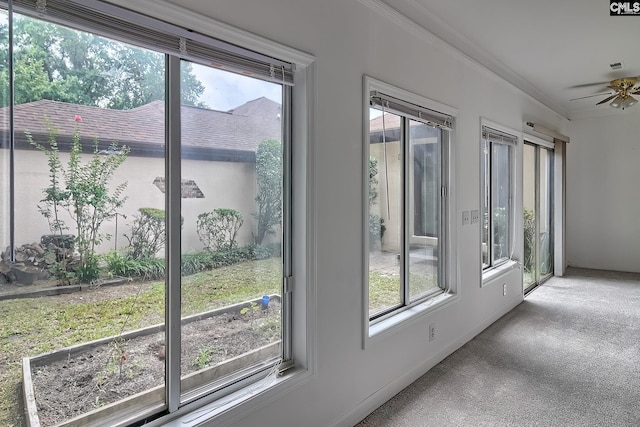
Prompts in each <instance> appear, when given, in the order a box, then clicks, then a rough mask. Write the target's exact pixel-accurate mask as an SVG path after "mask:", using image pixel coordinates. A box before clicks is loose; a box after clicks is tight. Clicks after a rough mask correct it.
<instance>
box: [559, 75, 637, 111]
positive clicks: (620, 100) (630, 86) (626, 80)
mask: <svg viewBox="0 0 640 427" xmlns="http://www.w3.org/2000/svg"><path fill="white" fill-rule="evenodd" d="M637 83H638V78H637V77H623V78H620V79H615V80H611V82H609V85H608V86H607V87H608V88H609V89H612V90H613V92H611V91H609V92H606V93H598V94H595V95H589V96H583V97H580V98H574V99H571V101H575V100H578V99H585V98H592V97H594V96H602V95H610V96H609V97H607V98H605V99H603V100H602V101H600V102H598V103H597V104H596V105H600V104H604V103H607V102H609V101H611V103H610V104H609V105H611V106H612V107H613V108H622V109H623V110H624V109H625V108H628V107H631V106H633V105H635V104H637V103H638V101H637V100H636V99H635V98H634V97H633V96H631V95H638V94H640V86H636V84H637Z"/></svg>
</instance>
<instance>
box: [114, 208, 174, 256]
mask: <svg viewBox="0 0 640 427" xmlns="http://www.w3.org/2000/svg"><path fill="white" fill-rule="evenodd" d="M138 212H140V214H139V215H138V216H136V217H134V219H133V222H132V223H131V236H128V235H126V234H125V235H124V237H126V239H127V240H128V241H129V248H128V251H127V256H128V257H129V258H131V259H142V258H153V257H155V255H156V254H157V253H158V251H160V249H162V248H163V247H164V244H165V241H166V234H165V220H164V219H165V214H164V210H162V209H155V208H140V209H138Z"/></svg>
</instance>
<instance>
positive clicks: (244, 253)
mask: <svg viewBox="0 0 640 427" xmlns="http://www.w3.org/2000/svg"><path fill="white" fill-rule="evenodd" d="M277 256H280V245H279V244H275V243H274V244H270V245H265V246H258V245H250V246H244V247H241V248H234V249H232V250H229V251H218V252H211V251H199V252H191V253H186V254H183V255H182V275H184V276H187V275H190V274H195V273H198V272H200V271H205V270H211V269H214V268H220V267H223V266H227V265H233V264H238V263H241V262H243V261H251V260H260V259H266V258H271V257H277Z"/></svg>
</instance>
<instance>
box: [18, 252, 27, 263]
mask: <svg viewBox="0 0 640 427" xmlns="http://www.w3.org/2000/svg"><path fill="white" fill-rule="evenodd" d="M26 260H27V254H25V253H24V252H23V251H16V262H25V261H26Z"/></svg>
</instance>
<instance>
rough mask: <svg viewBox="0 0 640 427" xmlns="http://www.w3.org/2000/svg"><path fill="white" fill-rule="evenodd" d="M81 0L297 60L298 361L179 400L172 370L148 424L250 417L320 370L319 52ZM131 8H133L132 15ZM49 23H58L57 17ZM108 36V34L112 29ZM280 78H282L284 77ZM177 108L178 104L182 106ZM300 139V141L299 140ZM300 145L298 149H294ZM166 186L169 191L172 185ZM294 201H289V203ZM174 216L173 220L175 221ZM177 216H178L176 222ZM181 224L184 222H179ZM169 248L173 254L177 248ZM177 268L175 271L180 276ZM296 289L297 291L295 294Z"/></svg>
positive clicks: (142, 0) (210, 22)
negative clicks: (315, 202)
mask: <svg viewBox="0 0 640 427" xmlns="http://www.w3.org/2000/svg"><path fill="white" fill-rule="evenodd" d="M74 1H76V0H74ZM77 1H78V3H81V4H83V5H89V6H90V7H97V8H99V9H105V8H106V10H115V9H110V8H113V6H116V7H117V8H120V7H121V8H122V9H121V12H122V13H123V14H124V15H123V16H125V15H126V16H127V19H132V20H134V21H135V20H137V19H140V21H139V22H140V23H141V25H145V22H146V21H145V17H149V18H151V19H158V20H160V21H161V20H166V18H167V17H171V19H172V21H171V22H172V23H174V24H171V25H177V26H181V27H183V28H192V29H198V31H199V32H200V33H201V34H202V35H203V36H204V40H205V42H206V40H207V39H206V37H213V38H216V39H219V40H224V42H223V43H225V42H226V43H229V44H231V45H236V46H239V47H240V48H241V49H248V50H252V51H254V52H260V54H262V55H267V56H269V57H272V58H279V59H280V60H282V61H286V62H288V63H291V64H293V65H294V67H293V70H292V79H293V82H294V85H295V87H294V88H291V87H288V88H285V93H288V94H290V96H289V97H288V98H289V100H290V102H289V105H283V108H289V109H290V110H289V115H288V116H287V117H288V118H289V119H290V117H291V114H290V113H291V109H292V108H293V107H292V105H295V106H296V107H295V109H296V120H295V121H294V122H292V123H289V125H290V126H286V125H285V126H284V128H285V129H284V135H283V138H288V139H289V140H290V141H291V143H290V145H289V150H288V151H287V152H286V153H285V155H284V158H285V159H286V158H287V157H288V158H289V162H290V164H291V168H290V169H291V174H290V175H289V176H286V177H285V181H286V182H285V188H289V190H290V194H289V195H285V196H284V199H285V201H284V203H288V204H289V211H290V220H289V221H287V220H286V219H285V221H284V222H285V227H288V228H289V230H288V231H289V232H290V235H291V236H292V237H290V240H289V244H290V247H291V249H290V251H287V252H285V254H283V256H285V257H287V256H288V257H291V254H292V253H293V254H296V257H295V262H290V269H291V271H288V272H284V273H283V274H284V276H285V278H284V284H283V287H284V294H283V301H285V300H286V299H287V298H288V299H289V301H290V304H291V306H295V310H289V312H288V313H287V314H285V313H284V311H285V310H283V322H286V323H289V324H296V325H299V326H300V327H296V328H294V329H292V330H291V331H290V334H291V336H290V337H289V338H290V342H291V343H292V345H291V347H290V348H289V349H285V350H283V351H284V353H285V355H287V352H288V357H286V358H287V359H289V360H292V361H293V363H291V364H290V365H288V366H286V370H283V371H281V372H280V375H278V376H277V377H276V378H275V380H274V381H270V382H268V383H264V384H263V383H261V382H259V381H256V379H257V378H247V379H245V380H242V381H239V382H237V383H234V384H233V387H227V389H231V390H230V391H227V390H226V389H224V390H223V389H220V390H214V391H212V392H210V393H209V394H204V395H202V397H198V398H197V399H194V400H192V401H191V400H187V401H184V402H183V401H181V400H180V399H182V396H181V393H180V381H179V379H180V378H179V376H180V370H179V368H180V366H179V365H178V366H177V367H178V371H177V376H176V373H175V372H173V373H171V372H167V373H166V377H167V380H166V385H165V387H166V390H167V396H168V397H169V398H171V399H172V401H167V402H166V405H167V408H166V410H164V411H162V410H160V411H158V409H157V408H147V409H148V415H147V416H151V417H152V418H153V417H157V418H156V419H155V420H154V421H150V422H148V423H146V424H145V425H149V426H160V425H179V426H181V427H183V426H189V425H200V424H201V423H203V422H211V421H213V420H215V422H216V423H217V422H220V423H227V422H230V421H231V420H234V419H237V418H238V417H239V416H241V415H246V414H247V413H248V412H252V411H253V410H256V409H257V408H258V407H260V406H261V405H263V404H264V403H265V402H266V401H267V400H271V399H274V398H276V397H277V396H279V395H283V394H286V393H288V392H289V391H290V390H292V389H293V388H295V387H298V386H299V385H300V384H302V383H304V382H307V381H309V380H310V379H311V378H312V376H313V374H314V372H315V370H316V364H315V348H314V346H313V343H314V341H315V340H314V331H315V324H314V323H313V319H315V304H314V301H312V296H313V295H314V294H315V291H314V288H315V281H314V277H315V274H314V273H313V271H314V268H315V261H314V260H315V252H314V248H315V241H314V240H315V239H314V235H313V234H312V233H310V231H309V230H311V229H312V225H313V224H314V223H315V219H314V212H313V211H312V210H311V209H309V200H312V199H313V194H312V189H313V188H314V184H313V182H312V179H313V177H314V176H315V174H314V172H313V168H314V165H315V162H314V159H313V156H314V153H313V150H312V147H313V144H311V143H310V140H311V135H312V132H311V129H312V124H313V121H314V111H313V99H314V96H313V92H312V91H313V90H314V88H315V83H314V81H315V57H313V56H311V55H308V54H306V53H303V52H301V51H298V50H295V49H292V48H290V47H287V46H284V45H281V44H278V43H276V42H273V41H270V40H267V39H263V38H261V37H259V36H256V35H254V34H252V33H249V32H247V31H244V30H240V29H237V28H235V27H232V26H230V25H228V24H225V23H223V22H220V21H217V20H214V19H212V18H207V17H204V16H202V15H200V14H196V13H194V12H191V11H188V10H186V9H183V8H181V7H179V6H177V5H174V4H171V3H168V2H157V1H154V0H138V1H136V2H134V3H132V2H130V1H129V0H107V2H101V1H94V0H77ZM110 4H113V5H110ZM125 9H127V10H129V11H131V12H133V13H131V12H127V11H125ZM136 14H140V15H139V18H137V17H136ZM42 19H47V17H46V15H45V16H43V18H42ZM50 21H52V22H57V20H50ZM76 24H77V25H73V26H75V27H76V28H79V29H82V30H83V31H91V28H90V27H83V26H82V23H81V22H79V23H76ZM104 35H105V36H106V37H109V34H104ZM116 39H117V37H116ZM260 54H258V55H260ZM167 67H168V68H169V69H171V68H173V73H174V75H173V77H172V76H171V71H170V72H169V74H168V79H177V77H176V76H177V74H176V71H177V70H179V58H178V56H177V55H173V56H168V57H167ZM274 80H276V81H277V75H276V78H275V79H274ZM287 96H288V95H287ZM167 97H168V98H169V102H171V97H173V98H174V99H177V100H178V104H176V105H178V110H179V92H175V91H174V93H168V94H167ZM174 102H175V101H174ZM172 106H173V107H175V105H172ZM283 115H284V114H283ZM169 121H170V122H171V121H172V120H169ZM171 132H172V130H171V129H168V133H171ZM293 141H295V143H294V142H293ZM294 145H295V149H293V148H292V147H293V146H294ZM179 149H180V148H179V146H177V147H174V148H173V149H171V148H170V149H169V152H168V156H167V159H166V162H167V172H169V175H174V177H173V179H171V178H169V176H167V180H168V181H169V183H171V182H173V183H174V184H175V183H178V184H177V185H173V187H175V188H173V187H172V188H171V191H173V192H174V193H176V191H177V193H176V194H178V197H177V198H176V197H175V196H174V197H172V198H170V197H169V196H168V197H167V218H168V219H167V221H168V225H167V230H168V234H169V233H171V231H170V230H171V229H173V230H174V231H176V230H177V232H174V233H173V236H168V238H167V246H168V247H169V246H173V247H174V248H175V249H174V252H168V253H169V254H171V255H172V256H173V257H174V258H175V256H176V254H177V255H178V258H177V262H176V259H173V260H171V259H169V260H168V261H167V262H168V268H167V278H166V280H167V281H169V280H171V277H170V275H171V274H173V275H174V276H175V275H176V274H177V275H178V276H179V274H180V273H179V270H180V268H179V266H180V261H179V255H180V253H179V246H180V235H179V234H180V233H179V229H180V219H179V218H180V209H179V197H180V191H179V190H178V189H179V186H180V174H179V171H180V167H179V161H180V156H179ZM171 157H174V159H173V160H171ZM288 184H290V185H288ZM167 191H169V189H168V190H167ZM172 199H173V200H172ZM287 199H289V200H288V201H287ZM171 217H174V220H173V221H172V220H171ZM175 218H178V219H177V220H176V219H175ZM287 222H288V223H287ZM176 224H178V225H177V227H176ZM171 240H173V242H171ZM176 249H177V251H176ZM168 250H169V251H171V249H168ZM298 254H299V255H298ZM289 261H291V260H289ZM171 270H173V273H172V272H171ZM294 278H295V280H294ZM294 289H295V292H293V290H294ZM174 299H175V298H174ZM170 300H171V298H168V299H167V301H170ZM176 304H177V305H176ZM179 305H180V298H177V300H176V301H175V304H173V305H172V309H173V310H175V309H176V307H179ZM168 306H169V302H168V303H167V307H165V311H168V310H169V308H168ZM168 316H169V315H168ZM178 316H179V312H178ZM174 317H175V316H174ZM178 319H179V317H178ZM285 330H286V327H285V328H284V329H283V333H286V332H284V331H285ZM174 338H175V337H174ZM176 379H177V383H176ZM171 382H173V385H171ZM194 410H198V416H194V415H193V411H194ZM129 421H133V420H129ZM114 422H115V421H114ZM118 422H123V421H118ZM118 425H120V424H118Z"/></svg>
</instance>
